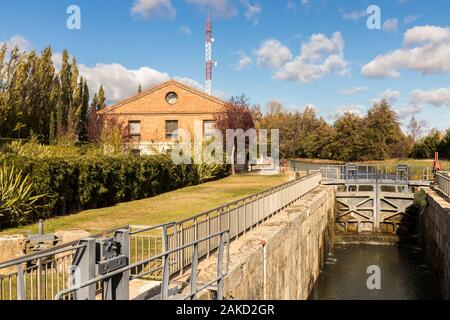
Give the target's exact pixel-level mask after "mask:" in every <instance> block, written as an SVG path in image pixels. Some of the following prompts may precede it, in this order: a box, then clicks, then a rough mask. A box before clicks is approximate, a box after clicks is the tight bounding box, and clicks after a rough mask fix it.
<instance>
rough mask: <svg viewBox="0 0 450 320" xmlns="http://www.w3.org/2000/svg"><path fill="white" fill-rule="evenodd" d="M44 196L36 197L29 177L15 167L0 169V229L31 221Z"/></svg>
mask: <svg viewBox="0 0 450 320" xmlns="http://www.w3.org/2000/svg"><path fill="white" fill-rule="evenodd" d="M43 197H44V195H36V193H35V189H34V186H33V184H32V183H31V182H30V179H29V176H28V175H27V176H24V175H23V174H22V172H21V171H19V172H17V171H16V169H15V167H14V166H12V167H10V168H7V167H6V166H2V167H1V168H0V228H2V227H3V226H12V225H22V224H24V223H27V222H29V221H31V220H32V219H33V217H32V216H33V214H35V213H37V210H38V208H39V207H40V206H39V204H38V201H39V200H40V199H42V198H43Z"/></svg>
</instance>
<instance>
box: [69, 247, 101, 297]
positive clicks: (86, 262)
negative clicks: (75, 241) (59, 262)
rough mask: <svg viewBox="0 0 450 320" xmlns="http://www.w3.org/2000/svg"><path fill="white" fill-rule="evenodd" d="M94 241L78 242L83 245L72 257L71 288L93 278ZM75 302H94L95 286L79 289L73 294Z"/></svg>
mask: <svg viewBox="0 0 450 320" xmlns="http://www.w3.org/2000/svg"><path fill="white" fill-rule="evenodd" d="M95 241H96V240H95V239H94V238H86V239H83V240H81V241H80V242H79V244H80V245H82V244H85V246H84V247H83V248H80V249H78V250H77V251H76V252H75V256H74V257H73V262H72V267H71V273H72V286H76V285H79V284H81V283H84V282H86V281H89V280H91V279H93V278H95ZM74 298H75V300H95V285H91V286H88V287H85V288H81V289H79V290H77V291H76V292H75V293H74Z"/></svg>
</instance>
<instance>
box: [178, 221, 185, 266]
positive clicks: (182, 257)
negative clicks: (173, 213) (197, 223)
mask: <svg viewBox="0 0 450 320" xmlns="http://www.w3.org/2000/svg"><path fill="white" fill-rule="evenodd" d="M179 245H180V246H182V245H184V227H183V225H181V226H180V244H179ZM184 251H185V249H182V250H181V252H180V260H181V263H180V274H183V271H184Z"/></svg>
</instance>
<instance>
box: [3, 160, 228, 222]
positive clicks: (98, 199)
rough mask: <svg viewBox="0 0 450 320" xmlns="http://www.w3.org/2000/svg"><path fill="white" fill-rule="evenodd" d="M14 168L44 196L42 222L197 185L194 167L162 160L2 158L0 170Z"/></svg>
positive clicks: (225, 170) (226, 167)
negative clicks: (6, 167) (53, 217)
mask: <svg viewBox="0 0 450 320" xmlns="http://www.w3.org/2000/svg"><path fill="white" fill-rule="evenodd" d="M12 164H14V165H15V167H16V169H17V170H18V171H20V170H22V172H23V173H24V174H25V175H26V174H29V175H30V179H31V181H32V182H33V184H34V187H35V189H36V192H37V193H38V194H46V195H47V196H48V197H47V198H46V200H45V204H46V205H47V207H46V209H45V210H44V211H45V212H43V213H42V215H40V217H51V216H59V215H65V214H68V213H73V212H77V211H81V210H86V209H95V208H100V207H107V206H112V205H115V204H117V203H122V202H127V201H132V200H139V199H144V198H148V197H152V196H155V195H158V194H161V193H164V192H168V191H172V190H175V189H178V188H182V187H186V186H192V185H197V184H199V183H200V178H199V176H198V171H197V168H196V166H195V165H175V164H174V163H173V162H172V160H171V159H170V157H168V156H164V155H158V156H142V157H136V156H119V157H111V156H79V157H75V158H69V159H66V158H59V157H53V158H45V159H31V158H25V157H20V156H16V155H11V154H9V155H4V156H2V157H0V165H6V166H10V165H12ZM228 169H229V168H228V166H226V165H224V166H223V170H221V172H220V176H218V177H217V178H220V177H224V176H226V175H228V173H229V170H228ZM36 218H37V217H35V218H34V219H36Z"/></svg>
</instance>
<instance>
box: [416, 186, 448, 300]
mask: <svg viewBox="0 0 450 320" xmlns="http://www.w3.org/2000/svg"><path fill="white" fill-rule="evenodd" d="M427 194H428V196H427V202H428V204H427V207H426V208H425V211H424V213H423V216H422V239H423V248H424V252H425V258H426V260H427V262H428V263H429V264H430V265H431V267H432V268H433V269H434V271H435V272H436V274H437V277H438V279H439V282H440V288H441V295H442V298H443V299H447V300H448V299H450V199H449V198H448V197H442V196H441V195H440V194H438V193H437V192H436V191H433V190H429V191H427Z"/></svg>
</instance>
